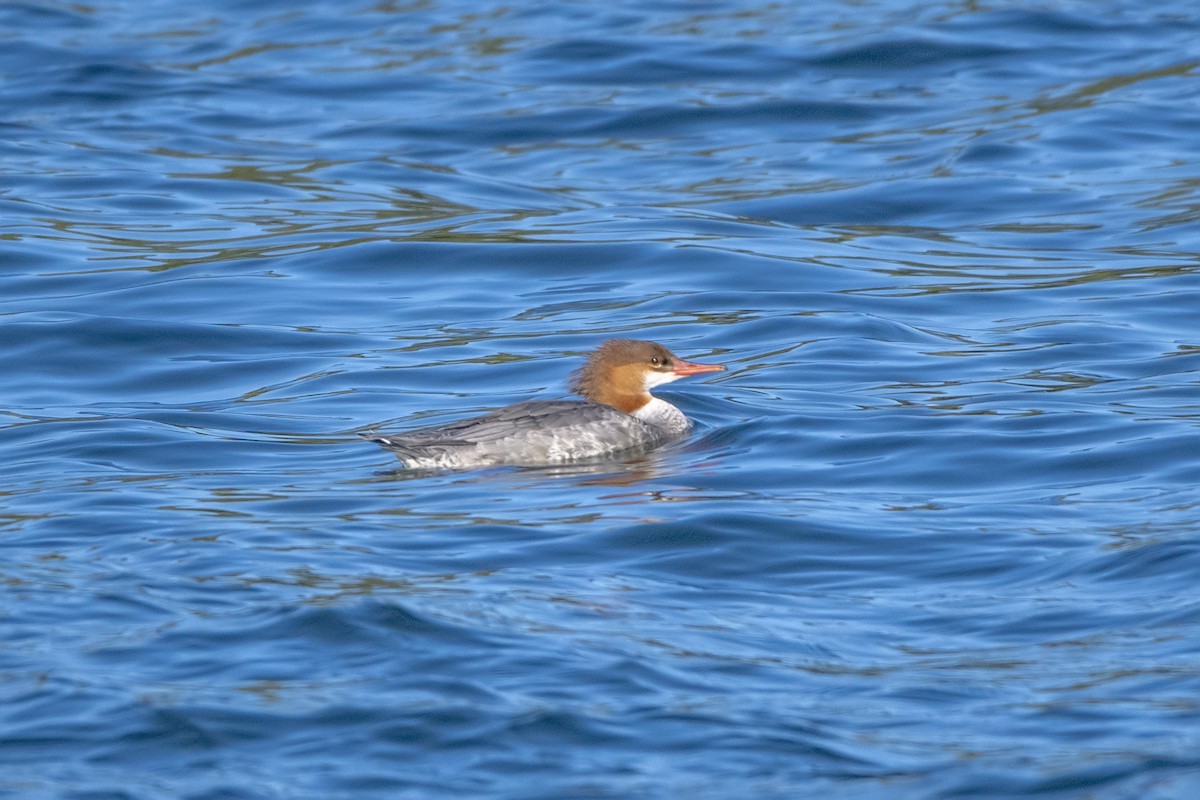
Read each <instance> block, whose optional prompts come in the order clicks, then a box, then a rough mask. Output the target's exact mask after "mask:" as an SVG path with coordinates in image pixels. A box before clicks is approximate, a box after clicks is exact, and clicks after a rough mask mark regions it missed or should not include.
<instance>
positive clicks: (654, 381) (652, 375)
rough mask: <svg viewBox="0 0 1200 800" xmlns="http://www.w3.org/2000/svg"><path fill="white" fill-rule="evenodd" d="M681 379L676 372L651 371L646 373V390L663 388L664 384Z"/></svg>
mask: <svg viewBox="0 0 1200 800" xmlns="http://www.w3.org/2000/svg"><path fill="white" fill-rule="evenodd" d="M680 377H682V376H680V375H676V374H675V373H674V372H657V371H655V370H650V371H649V372H647V373H646V377H645V381H646V390H647V391H649V390H650V389H653V388H654V387H655V386H662V385H663V384H664V383H670V382H671V381H677V380H679V379H680Z"/></svg>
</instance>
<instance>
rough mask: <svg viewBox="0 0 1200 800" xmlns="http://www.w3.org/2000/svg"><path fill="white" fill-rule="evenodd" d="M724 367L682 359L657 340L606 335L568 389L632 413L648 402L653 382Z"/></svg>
mask: <svg viewBox="0 0 1200 800" xmlns="http://www.w3.org/2000/svg"><path fill="white" fill-rule="evenodd" d="M724 370H725V367H723V366H722V365H720V364H697V363H695V362H693V361H684V360H683V359H682V358H679V357H678V356H676V355H675V354H674V353H672V352H671V351H670V350H668V349H667V348H665V347H663V346H662V345H661V344H658V343H657V342H643V341H637V340H635V339H609V340H608V341H607V342H605V343H604V344H602V345H600V346H599V347H598V348H596V350H595V351H593V352H592V354H591V355H590V356H588V360H587V363H586V364H584V365H583V367H582V368H580V370H579V371H578V372H576V373H575V375H574V376H573V378H572V380H571V390H572V391H573V392H575V393H576V394H579V395H581V396H583V397H584V398H586V399H588V400H591V401H592V402H593V403H603V404H604V405H606V406H612V407H613V408H618V409H620V410H621V411H624V412H625V413H626V414H632V413H633V412H635V411H637V410H638V409H639V408H641V407H642V406H644V405H646V403H649V402H650V399H651V398H650V389H652V388H654V387H655V386H659V385H661V384H664V383H670V382H671V381H674V380H678V379H679V378H683V377H686V376H688V375H700V374H702V373H705V372H723V371H724Z"/></svg>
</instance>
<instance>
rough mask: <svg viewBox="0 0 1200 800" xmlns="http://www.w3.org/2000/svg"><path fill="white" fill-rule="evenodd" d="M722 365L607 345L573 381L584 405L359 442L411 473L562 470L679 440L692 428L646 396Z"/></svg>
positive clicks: (650, 348) (515, 408) (530, 408)
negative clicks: (501, 467) (502, 467)
mask: <svg viewBox="0 0 1200 800" xmlns="http://www.w3.org/2000/svg"><path fill="white" fill-rule="evenodd" d="M724 369H725V367H723V366H721V365H720V364H696V363H694V362H691V361H684V360H683V359H682V358H679V357H677V356H676V355H674V354H673V353H672V352H671V351H670V350H668V349H667V348H665V347H663V346H662V345H661V344H657V343H656V342H639V341H633V340H631V339H611V340H609V341H607V342H605V343H604V344H602V345H600V347H599V348H597V349H596V350H595V352H593V353H592V354H591V355H590V356H589V357H588V360H587V363H586V364H585V365H584V366H583V367H582V368H581V369H580V370H579V371H578V372H576V373H575V374H574V376H573V377H572V381H571V390H572V391H574V392H575V393H576V394H579V395H581V396H582V397H583V398H584V399H583V400H530V401H528V402H524V403H517V404H516V405H511V406H508V407H507V408H502V409H499V410H497V411H493V412H491V413H489V414H484V415H483V416H480V417H471V418H470V419H464V420H460V421H458V422H451V423H450V424H448V425H439V426H437V427H432V428H418V429H416V430H411V431H406V432H404V433H399V434H395V435H390V436H379V435H377V434H374V433H366V434H363V435H364V436H365V437H366V438H367V439H369V440H370V441H373V442H378V443H379V444H381V445H383V446H384V447H386V448H388V449H390V450H392V451H394V452H395V453H396V455H397V456H399V458H400V460H401V461H403V462H404V464H405V466H408V467H419V468H454V467H481V466H491V465H498V464H521V465H537V464H562V463H567V462H571V461H582V460H591V459H597V458H603V457H606V456H612V455H615V454H617V453H621V452H623V451H627V450H635V449H649V448H651V447H657V446H658V445H660V444H663V443H664V442H667V441H669V440H671V439H674V438H677V437H679V436H682V435H683V434H684V433H686V432H687V431H688V430H689V429H690V428H691V427H692V423H691V422H690V421H689V420H688V418H687V417H685V416H684V415H683V412H682V411H680V410H679V409H678V408H676V407H675V406H673V405H671V404H670V403H668V402H666V401H665V400H661V399H659V398H657V397H654V396H652V395H651V394H650V389H652V388H654V387H655V386H661V385H662V384H664V383H669V382H671V381H673V380H678V379H679V378H683V377H686V376H688V375H699V374H702V373H705V372H721V371H723V370H724Z"/></svg>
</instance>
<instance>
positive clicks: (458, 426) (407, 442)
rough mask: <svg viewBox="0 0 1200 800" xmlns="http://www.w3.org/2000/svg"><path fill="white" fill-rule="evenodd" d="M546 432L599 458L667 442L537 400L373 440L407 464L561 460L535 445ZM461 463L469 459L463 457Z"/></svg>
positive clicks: (610, 417)
mask: <svg viewBox="0 0 1200 800" xmlns="http://www.w3.org/2000/svg"><path fill="white" fill-rule="evenodd" d="M597 423H602V424H601V425H599V426H598V425H597ZM597 428H599V429H601V430H602V431H604V440H603V441H597V438H596V436H597V434H596V431H597ZM540 431H553V432H554V433H555V434H557V435H558V436H560V437H563V438H565V439H575V440H578V441H579V442H580V443H581V444H583V445H584V446H585V448H587V449H590V450H593V451H594V452H595V453H596V454H603V453H605V452H615V451H618V450H621V449H625V448H628V447H631V446H636V445H638V444H645V443H659V441H660V440H661V438H662V437H661V432H660V431H658V430H657V429H655V428H653V427H652V426H649V425H647V424H646V423H644V422H642V421H641V420H640V419H637V418H636V417H633V416H630V415H629V414H626V413H624V412H622V411H618V410H617V409H615V408H611V407H609V406H605V405H600V404H598V403H589V402H586V401H579V400H531V401H528V402H524V403H517V404H516V405H512V406H508V407H506V408H502V409H499V410H497V411H493V412H491V413H488V414H484V415H482V416H478V417H470V418H468V419H463V420H458V421H457V422H451V423H449V424H448V425H438V426H436V427H430V428H417V429H415V430H411V431H404V432H402V433H397V434H392V435H387V436H378V435H374V434H371V435H368V437H367V438H369V439H370V440H371V441H373V442H378V443H379V444H381V445H383V446H384V447H387V448H390V449H392V450H395V451H396V452H397V453H398V454H399V455H400V456H401V457H402V458H405V457H407V458H413V459H429V458H443V459H448V460H453V459H455V458H458V456H455V455H454V453H455V451H466V450H470V451H471V452H472V454H473V455H472V456H471V457H472V458H477V459H479V460H487V461H492V462H502V461H509V460H510V459H511V460H514V461H518V462H520V461H540V460H544V459H547V458H550V459H551V460H560V459H557V458H553V457H552V456H550V455H549V454H548V453H547V452H545V451H544V448H545V445H539V444H536V443H533V442H531V437H530V436H528V434H535V433H537V432H540ZM461 457H462V458H467V457H468V456H467V455H466V453H463V455H462V456H461Z"/></svg>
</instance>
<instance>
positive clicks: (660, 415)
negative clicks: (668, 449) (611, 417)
mask: <svg viewBox="0 0 1200 800" xmlns="http://www.w3.org/2000/svg"><path fill="white" fill-rule="evenodd" d="M633 415H634V416H635V417H637V418H638V419H640V420H641V421H642V422H645V423H648V424H650V425H653V426H654V427H656V428H662V429H663V430H665V431H667V432H668V433H683V432H684V431H686V430H688V429H689V428H691V427H692V423H691V422H690V421H689V420H688V418H687V417H685V416H684V415H683V412H682V411H680V410H679V409H678V408H676V407H675V406H673V405H671V404H670V403H668V402H667V401H666V400H660V399H659V398H657V397H651V398H650V402H649V403H646V405H644V406H642V407H641V408H639V409H638V410H637V411H635V412H633Z"/></svg>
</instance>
